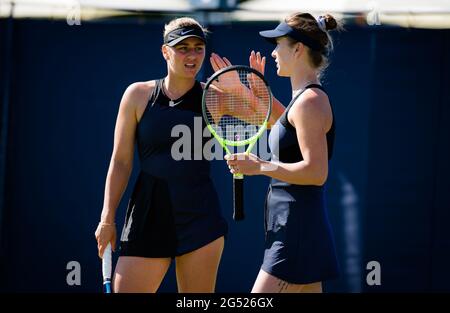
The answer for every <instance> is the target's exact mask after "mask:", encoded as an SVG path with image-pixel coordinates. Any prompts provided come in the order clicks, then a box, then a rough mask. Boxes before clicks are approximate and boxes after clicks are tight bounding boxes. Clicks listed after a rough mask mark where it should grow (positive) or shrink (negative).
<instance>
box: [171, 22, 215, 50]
mask: <svg viewBox="0 0 450 313" xmlns="http://www.w3.org/2000/svg"><path fill="white" fill-rule="evenodd" d="M189 37H197V38H199V39H201V40H202V41H203V42H205V43H206V37H205V33H204V32H203V30H202V29H201V28H200V27H198V26H194V25H192V26H187V27H182V28H177V29H174V30H172V31H171V32H169V33H168V34H167V35H166V36H164V43H165V44H166V45H168V46H171V47H173V46H175V45H176V44H177V43H180V42H181V41H183V40H185V39H187V38H189Z"/></svg>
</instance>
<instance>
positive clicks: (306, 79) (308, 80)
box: [291, 70, 320, 97]
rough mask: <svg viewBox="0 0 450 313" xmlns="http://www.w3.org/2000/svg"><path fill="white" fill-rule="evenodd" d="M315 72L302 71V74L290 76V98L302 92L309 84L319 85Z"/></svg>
mask: <svg viewBox="0 0 450 313" xmlns="http://www.w3.org/2000/svg"><path fill="white" fill-rule="evenodd" d="M319 83H320V82H319V79H318V77H317V73H316V71H313V70H310V71H304V72H302V73H296V74H294V75H292V76H291V86H292V96H293V97H294V96H295V95H296V94H297V93H299V92H300V91H301V90H303V89H304V88H305V87H306V86H308V85H310V84H319Z"/></svg>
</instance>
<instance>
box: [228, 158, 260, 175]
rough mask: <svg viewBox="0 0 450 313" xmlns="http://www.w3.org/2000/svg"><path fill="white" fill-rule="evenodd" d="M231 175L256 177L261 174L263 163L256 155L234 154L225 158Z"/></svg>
mask: <svg viewBox="0 0 450 313" xmlns="http://www.w3.org/2000/svg"><path fill="white" fill-rule="evenodd" d="M225 160H227V164H228V168H229V169H230V172H231V174H243V175H248V176H251V175H258V174H261V164H262V163H263V161H262V160H261V159H260V158H258V157H257V156H256V155H254V154H252V153H250V154H247V153H236V154H228V155H226V156H225Z"/></svg>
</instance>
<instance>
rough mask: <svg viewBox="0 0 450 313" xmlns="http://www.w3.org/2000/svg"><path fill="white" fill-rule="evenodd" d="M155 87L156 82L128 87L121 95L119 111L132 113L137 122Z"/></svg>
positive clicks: (140, 83)
mask: <svg viewBox="0 0 450 313" xmlns="http://www.w3.org/2000/svg"><path fill="white" fill-rule="evenodd" d="M155 86H156V81H154V80H151V81H146V82H136V83H133V84H131V85H129V86H128V88H127V89H126V90H125V92H124V94H123V97H122V101H121V104H120V106H121V109H123V110H125V111H127V112H129V113H132V114H133V115H134V116H135V119H136V121H139V120H140V118H141V116H142V114H143V112H144V110H145V107H146V106H147V103H148V100H149V97H150V95H151V93H152V92H153V90H154V88H155Z"/></svg>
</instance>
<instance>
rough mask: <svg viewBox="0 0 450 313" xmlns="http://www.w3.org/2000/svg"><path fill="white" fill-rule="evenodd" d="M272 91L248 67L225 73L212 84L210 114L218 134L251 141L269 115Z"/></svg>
mask: <svg viewBox="0 0 450 313" xmlns="http://www.w3.org/2000/svg"><path fill="white" fill-rule="evenodd" d="M270 97H271V94H270V91H269V89H268V87H267V85H266V83H265V82H264V81H263V80H262V79H261V78H260V77H259V76H257V75H256V74H251V72H249V71H248V70H243V69H237V70H232V71H228V72H224V73H222V74H221V75H219V76H218V77H217V78H216V80H215V81H214V82H213V83H212V84H211V85H210V86H209V87H208V90H207V93H206V95H205V105H206V109H207V111H206V116H207V119H208V122H209V124H210V125H211V127H213V129H214V131H216V133H217V134H218V135H219V136H220V137H222V138H224V139H226V140H228V141H242V140H249V139H250V138H252V137H254V136H256V135H257V134H258V131H259V129H260V128H261V127H262V126H263V124H264V122H265V121H266V120H267V118H268V116H267V115H268V111H269V108H270Z"/></svg>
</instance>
